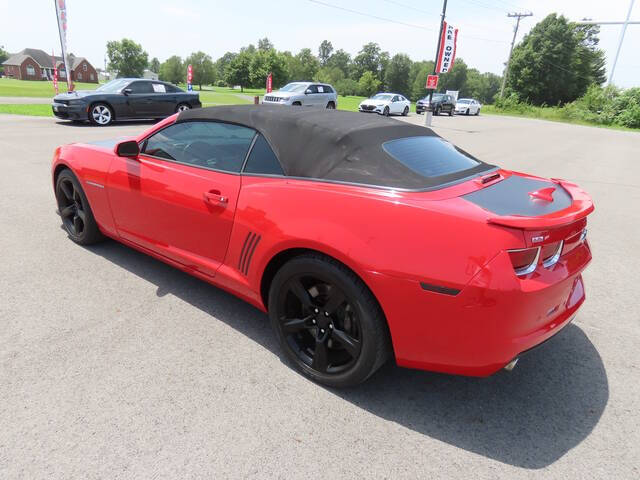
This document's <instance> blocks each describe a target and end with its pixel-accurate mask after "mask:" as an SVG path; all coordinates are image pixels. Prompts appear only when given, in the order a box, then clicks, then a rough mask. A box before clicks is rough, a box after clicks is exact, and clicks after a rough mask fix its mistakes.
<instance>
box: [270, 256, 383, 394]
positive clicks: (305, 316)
mask: <svg viewBox="0 0 640 480" xmlns="http://www.w3.org/2000/svg"><path fill="white" fill-rule="evenodd" d="M269 315H270V317H271V322H272V325H273V327H274V329H275V331H276V334H277V335H278V339H279V341H280V344H281V347H282V348H283V349H284V351H285V353H286V354H287V356H288V357H289V359H290V360H291V361H292V362H293V363H294V364H295V365H296V366H297V367H298V368H299V369H300V370H301V371H302V372H303V373H304V374H306V375H307V376H309V377H311V378H312V379H314V380H316V381H318V382H320V383H324V384H325V385H329V386H335V387H343V386H350V385H355V384H358V383H360V382H362V381H364V380H365V379H366V378H368V377H369V376H370V375H371V374H373V373H374V372H375V371H376V370H377V369H378V368H379V367H380V366H381V365H382V364H383V363H384V361H385V360H386V358H387V356H388V352H389V350H390V347H389V342H388V333H387V329H386V321H385V320H384V315H383V314H382V311H381V310H380V307H379V306H378V304H377V302H376V301H375V299H374V298H373V295H372V294H371V292H370V291H369V290H368V289H367V287H366V286H365V285H364V284H363V283H362V281H361V280H360V279H358V277H356V276H355V275H354V274H353V272H351V271H350V270H348V269H346V267H344V266H343V265H342V264H340V263H338V262H336V261H335V260H333V259H330V258H328V257H324V256H322V255H315V254H310V255H303V256H300V257H296V258H294V259H293V260H291V261H290V262H288V263H287V264H285V266H283V267H282V268H281V269H280V271H278V273H277V274H276V276H275V277H274V280H273V282H272V285H271V289H270V294H269Z"/></svg>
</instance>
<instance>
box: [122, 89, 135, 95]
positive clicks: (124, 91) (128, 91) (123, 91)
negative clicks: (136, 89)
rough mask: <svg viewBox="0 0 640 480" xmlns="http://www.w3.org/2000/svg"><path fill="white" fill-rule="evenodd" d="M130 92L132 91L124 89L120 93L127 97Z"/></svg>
mask: <svg viewBox="0 0 640 480" xmlns="http://www.w3.org/2000/svg"><path fill="white" fill-rule="evenodd" d="M132 92H133V90H131V89H130V88H125V89H124V90H122V93H124V94H125V95H129V94H130V93H132Z"/></svg>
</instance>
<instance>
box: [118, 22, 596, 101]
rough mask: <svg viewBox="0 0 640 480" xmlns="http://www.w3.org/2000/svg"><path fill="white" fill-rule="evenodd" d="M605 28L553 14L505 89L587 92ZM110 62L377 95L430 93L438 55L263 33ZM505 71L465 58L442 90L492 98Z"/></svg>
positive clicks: (551, 94) (517, 94)
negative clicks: (422, 56)
mask: <svg viewBox="0 0 640 480" xmlns="http://www.w3.org/2000/svg"><path fill="white" fill-rule="evenodd" d="M598 33H599V28H598V27H597V26H594V25H577V24H574V23H571V22H569V21H568V20H567V19H566V18H565V17H563V16H558V15H557V14H550V15H548V16H547V17H546V18H545V19H543V20H542V21H541V22H539V23H538V24H536V25H535V26H534V27H533V29H532V30H531V31H530V32H529V33H528V34H527V35H525V37H524V38H523V40H522V41H521V42H519V43H518V44H517V45H516V47H515V48H514V50H513V56H512V60H511V67H510V72H509V76H508V78H507V82H506V84H507V89H506V95H505V97H506V96H508V97H513V98H514V99H516V100H517V101H521V102H527V103H531V104H533V105H544V104H547V105H561V104H564V103H568V102H572V101H574V100H575V99H577V98H579V97H580V96H582V95H584V94H585V92H586V91H587V89H588V88H589V86H591V85H593V84H595V85H601V84H602V83H603V82H604V80H605V71H604V63H605V60H604V53H603V52H602V50H600V49H599V48H598V43H599V39H598ZM107 56H108V57H109V63H110V67H111V68H113V69H115V70H117V71H118V72H119V75H120V76H142V73H143V70H144V69H145V68H147V67H149V68H151V70H153V71H155V72H156V73H158V74H159V76H160V79H161V80H165V81H168V82H171V83H184V81H185V77H186V66H187V65H189V64H191V65H192V67H193V84H194V85H197V86H198V87H199V88H200V89H202V86H203V85H217V86H240V87H241V89H242V90H243V89H244V88H246V87H251V88H264V86H265V82H266V78H267V75H268V74H269V73H271V74H272V75H273V87H274V88H278V87H281V86H283V85H285V84H286V83H289V82H292V81H309V80H313V81H318V82H326V83H330V84H332V85H333V86H334V87H335V88H336V90H337V91H338V93H339V94H341V95H362V96H371V95H373V94H375V93H376V92H380V91H391V92H396V93H401V94H402V95H404V96H406V97H407V98H409V99H411V100H412V101H415V100H417V99H419V98H422V97H424V96H425V94H426V89H425V82H426V78H427V75H428V74H430V73H432V71H433V61H428V60H422V61H413V60H411V58H409V56H408V55H406V54H404V53H398V54H396V55H393V56H391V55H390V54H389V52H386V51H384V50H382V48H381V47H380V45H378V44H377V43H374V42H370V43H367V44H365V45H363V46H362V48H361V49H360V51H359V52H358V53H357V54H356V55H354V56H351V55H350V54H349V53H348V52H346V51H345V50H343V49H337V50H336V49H334V46H333V44H332V43H331V42H330V41H329V40H324V41H322V42H321V43H320V45H319V46H318V49H317V53H314V52H313V51H312V50H311V49H309V48H303V49H302V50H300V51H299V52H298V53H296V54H295V55H294V54H293V53H292V52H290V51H288V50H285V51H279V50H277V49H276V48H275V47H274V45H273V43H271V41H270V40H269V39H268V38H262V39H260V40H258V42H257V46H256V45H253V44H250V45H248V46H246V47H243V48H241V49H240V51H238V52H226V53H225V54H224V55H222V56H221V57H220V58H218V59H216V60H214V59H213V58H212V57H211V56H210V55H208V54H207V53H205V52H202V51H197V52H194V53H192V54H191V55H189V56H188V57H187V58H181V57H180V56H177V55H174V56H171V57H169V58H168V59H166V60H165V61H164V62H162V63H160V61H159V60H158V59H157V58H153V59H152V60H151V61H149V60H148V55H147V53H146V52H145V51H144V50H143V48H142V47H141V46H140V45H139V44H136V43H135V42H133V41H132V40H129V39H123V40H121V41H113V42H108V43H107ZM501 82H502V77H500V76H499V75H496V74H494V73H490V72H480V71H479V70H478V69H476V68H471V67H469V66H468V65H467V64H466V62H465V61H464V60H463V59H462V58H457V59H456V60H455V65H454V68H453V69H452V70H451V71H450V72H448V73H445V74H442V75H440V80H439V82H438V90H437V91H440V92H443V91H445V90H458V91H459V92H460V94H459V95H460V96H462V97H473V98H476V99H478V100H479V101H480V102H482V103H493V101H494V100H495V99H496V97H497V95H498V94H499V90H500V85H501Z"/></svg>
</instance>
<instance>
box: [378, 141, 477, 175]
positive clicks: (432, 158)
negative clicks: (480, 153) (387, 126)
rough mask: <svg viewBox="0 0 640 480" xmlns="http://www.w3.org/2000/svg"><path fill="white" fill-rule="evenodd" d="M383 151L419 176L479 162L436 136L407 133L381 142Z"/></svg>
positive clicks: (446, 173) (469, 165)
mask: <svg viewBox="0 0 640 480" xmlns="http://www.w3.org/2000/svg"><path fill="white" fill-rule="evenodd" d="M382 148H383V149H384V151H385V152H387V153H388V154H389V155H391V156H392V157H393V158H395V159H396V160H398V161H399V162H400V163H402V164H404V165H405V166H407V167H408V168H410V169H411V170H413V171H414V172H415V173H417V174H418V175H421V176H423V177H427V178H432V177H441V176H443V175H449V174H451V173H456V172H461V171H463V170H469V169H472V168H474V167H477V166H478V165H480V162H478V161H477V160H476V159H474V158H473V157H472V156H470V155H469V154H467V153H465V152H463V151H462V150H460V149H459V148H457V147H456V146H454V145H452V144H451V143H449V142H447V141H446V140H443V139H442V138H440V137H435V136H433V137H428V136H419V137H407V138H399V139H397V140H390V141H388V142H385V143H383V144H382Z"/></svg>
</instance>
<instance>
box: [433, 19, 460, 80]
mask: <svg viewBox="0 0 640 480" xmlns="http://www.w3.org/2000/svg"><path fill="white" fill-rule="evenodd" d="M457 41H458V29H457V28H454V27H452V26H451V25H449V24H448V23H447V22H444V25H443V27H442V37H441V38H440V51H439V52H438V63H437V65H436V73H447V72H450V71H451V69H452V68H453V62H454V61H455V59H456V43H457Z"/></svg>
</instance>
